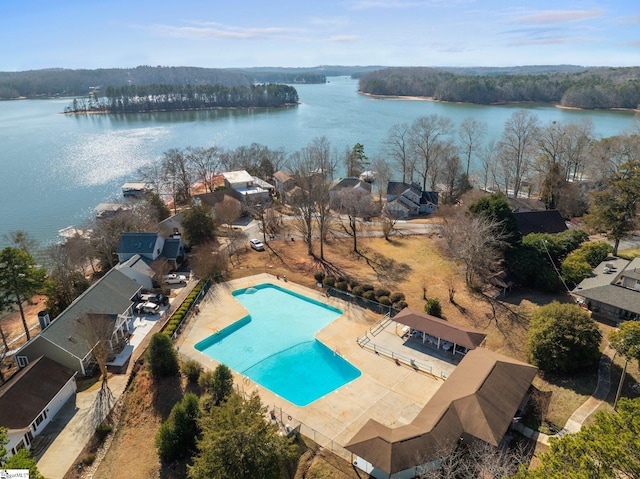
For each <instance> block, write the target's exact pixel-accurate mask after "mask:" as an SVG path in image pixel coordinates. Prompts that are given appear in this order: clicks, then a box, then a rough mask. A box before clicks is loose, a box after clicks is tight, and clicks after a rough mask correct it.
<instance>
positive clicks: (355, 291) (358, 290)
mask: <svg viewBox="0 0 640 479" xmlns="http://www.w3.org/2000/svg"><path fill="white" fill-rule="evenodd" d="M351 292H352V293H353V294H354V295H356V296H362V293H364V291H363V290H362V286H356V287H355V288H353V289H352V290H351Z"/></svg>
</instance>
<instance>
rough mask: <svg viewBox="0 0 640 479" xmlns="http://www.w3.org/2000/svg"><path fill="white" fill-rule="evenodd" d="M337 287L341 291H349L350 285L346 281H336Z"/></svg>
mask: <svg viewBox="0 0 640 479" xmlns="http://www.w3.org/2000/svg"><path fill="white" fill-rule="evenodd" d="M335 287H336V289H339V290H340V291H347V290H348V289H349V285H348V284H347V282H346V281H336V286H335Z"/></svg>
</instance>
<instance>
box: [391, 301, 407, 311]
mask: <svg viewBox="0 0 640 479" xmlns="http://www.w3.org/2000/svg"><path fill="white" fill-rule="evenodd" d="M408 306H409V305H408V304H407V302H406V301H398V302H397V303H393V309H397V310H398V311H402V310H403V309H404V308H407V307H408Z"/></svg>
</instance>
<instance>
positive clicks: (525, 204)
mask: <svg viewBox="0 0 640 479" xmlns="http://www.w3.org/2000/svg"><path fill="white" fill-rule="evenodd" d="M507 202H508V203H509V206H510V207H511V211H513V212H514V213H524V212H526V211H545V210H546V209H547V208H546V207H545V205H544V202H543V201H541V200H537V199H533V198H507Z"/></svg>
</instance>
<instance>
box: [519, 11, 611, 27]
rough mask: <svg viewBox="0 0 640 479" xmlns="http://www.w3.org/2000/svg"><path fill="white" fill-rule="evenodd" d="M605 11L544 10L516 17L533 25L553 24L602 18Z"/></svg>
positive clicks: (521, 21)
mask: <svg viewBox="0 0 640 479" xmlns="http://www.w3.org/2000/svg"><path fill="white" fill-rule="evenodd" d="M603 14H604V12H603V10H602V9H600V8H596V9H593V10H542V11H539V12H536V13H531V14H529V15H524V16H521V17H517V18H514V19H513V20H512V21H513V22H516V23H526V24H531V25H551V24H555V23H575V22H582V21H584V20H593V19H594V18H601V17H602V16H603Z"/></svg>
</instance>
